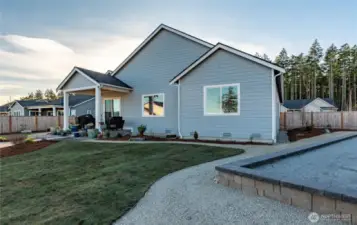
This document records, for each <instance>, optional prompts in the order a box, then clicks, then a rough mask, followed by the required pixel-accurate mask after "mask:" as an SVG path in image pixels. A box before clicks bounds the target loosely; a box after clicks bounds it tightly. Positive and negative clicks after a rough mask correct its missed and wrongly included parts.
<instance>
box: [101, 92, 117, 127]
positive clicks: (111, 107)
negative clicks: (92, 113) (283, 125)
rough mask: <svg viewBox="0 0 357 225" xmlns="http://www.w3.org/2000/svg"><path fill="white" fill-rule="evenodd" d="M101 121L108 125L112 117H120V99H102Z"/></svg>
mask: <svg viewBox="0 0 357 225" xmlns="http://www.w3.org/2000/svg"><path fill="white" fill-rule="evenodd" d="M103 103H104V104H103V109H104V110H103V111H104V113H103V117H104V118H103V119H104V121H105V124H108V122H109V119H110V118H111V117H113V116H120V115H121V113H120V99H119V98H114V99H104V102H103Z"/></svg>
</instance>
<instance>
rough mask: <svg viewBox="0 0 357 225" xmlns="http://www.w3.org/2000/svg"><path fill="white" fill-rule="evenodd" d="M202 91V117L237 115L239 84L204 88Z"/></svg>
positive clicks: (238, 109)
mask: <svg viewBox="0 0 357 225" xmlns="http://www.w3.org/2000/svg"><path fill="white" fill-rule="evenodd" d="M203 90H204V91H203V92H204V99H203V101H204V115H239V113H240V100H239V98H240V85H239V84H224V85H212V86H205V87H204V88H203Z"/></svg>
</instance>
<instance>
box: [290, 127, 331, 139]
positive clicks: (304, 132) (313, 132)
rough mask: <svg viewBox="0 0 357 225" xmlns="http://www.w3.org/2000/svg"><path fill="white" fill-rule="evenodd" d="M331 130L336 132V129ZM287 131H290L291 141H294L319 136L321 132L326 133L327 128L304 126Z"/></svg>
mask: <svg viewBox="0 0 357 225" xmlns="http://www.w3.org/2000/svg"><path fill="white" fill-rule="evenodd" d="M330 132H334V131H333V130H330ZM287 133H288V137H289V141H291V142H293V141H298V140H301V139H305V138H311V137H315V136H319V135H321V134H325V133H326V131H325V129H322V128H312V127H302V128H296V129H292V130H288V132H287Z"/></svg>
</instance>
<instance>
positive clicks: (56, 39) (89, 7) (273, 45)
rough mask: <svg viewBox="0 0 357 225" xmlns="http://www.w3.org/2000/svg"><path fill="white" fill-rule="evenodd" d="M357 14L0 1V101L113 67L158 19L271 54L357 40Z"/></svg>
mask: <svg viewBox="0 0 357 225" xmlns="http://www.w3.org/2000/svg"><path fill="white" fill-rule="evenodd" d="M342 3H343V4H342ZM356 12H357V1H354V0H344V1H337V0H335V1H332V0H314V1H311V0H299V1H286V0H285V1H281V0H276V1H273V0H272V1H266V0H257V1H253V0H250V1H248V0H247V1H240V0H225V1H222V0H217V1H213V0H212V1H211V0H206V1H203V0H195V1H192V0H190V1H186V0H180V1H170V0H166V1H162V0H157V1H156V0H151V1H134V0H133V1H120V0H103V1H99V0H62V1H55V0H31V1H27V0H0V78H1V79H0V80H1V83H0V104H1V103H4V102H6V101H8V100H9V98H10V96H12V98H18V97H19V96H22V95H26V94H27V93H28V92H30V91H34V90H35V89H38V88H39V89H45V88H56V87H57V85H58V83H59V82H60V81H61V79H63V78H64V77H65V76H66V75H67V74H68V73H69V71H70V70H71V68H72V67H73V66H74V65H78V66H83V67H87V68H89V69H93V70H99V71H102V72H105V71H106V70H108V69H114V68H115V67H116V66H117V65H118V64H119V63H120V62H121V61H122V60H123V59H125V57H126V56H127V55H129V54H130V52H131V51H132V50H133V49H134V48H135V47H136V46H137V45H139V44H140V43H141V41H143V40H144V39H145V37H146V36H147V35H148V34H149V33H150V32H151V31H152V30H154V29H155V28H156V27H157V26H158V25H159V24H160V23H164V24H167V25H169V26H172V27H175V28H177V29H180V30H182V31H185V32H187V33H190V34H192V35H195V36H197V37H199V38H202V39H204V40H207V41H210V42H212V43H216V42H218V41H219V42H223V43H226V44H229V45H232V46H234V47H236V48H239V49H241V50H244V51H247V52H250V53H253V54H254V53H255V52H259V53H261V54H262V53H266V54H268V55H269V56H270V57H271V58H274V57H275V56H276V54H277V53H278V52H279V51H280V50H281V48H282V47H285V48H286V49H287V51H288V53H289V54H297V53H300V52H306V51H307V50H308V48H309V46H310V44H311V43H312V41H313V40H314V39H315V38H318V39H319V40H320V43H321V45H322V46H323V47H324V48H326V47H328V45H330V44H331V43H335V44H336V45H337V46H340V45H342V44H344V43H349V44H350V45H354V44H357V13H356Z"/></svg>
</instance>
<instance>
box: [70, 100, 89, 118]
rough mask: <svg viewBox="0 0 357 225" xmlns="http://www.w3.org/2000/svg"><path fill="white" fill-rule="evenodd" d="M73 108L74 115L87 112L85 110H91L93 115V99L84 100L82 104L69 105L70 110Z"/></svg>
mask: <svg viewBox="0 0 357 225" xmlns="http://www.w3.org/2000/svg"><path fill="white" fill-rule="evenodd" d="M72 109H75V110H76V116H81V115H84V114H87V110H88V109H89V110H91V111H92V113H91V115H92V116H94V117H95V100H94V99H92V100H90V101H88V102H85V103H83V104H80V105H78V106H76V107H71V110H72Z"/></svg>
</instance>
